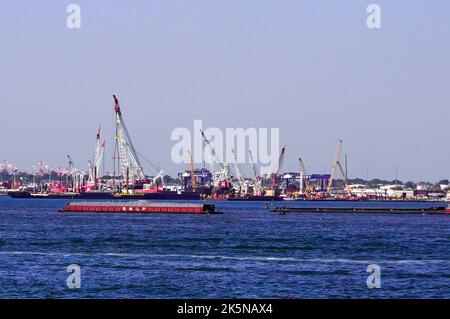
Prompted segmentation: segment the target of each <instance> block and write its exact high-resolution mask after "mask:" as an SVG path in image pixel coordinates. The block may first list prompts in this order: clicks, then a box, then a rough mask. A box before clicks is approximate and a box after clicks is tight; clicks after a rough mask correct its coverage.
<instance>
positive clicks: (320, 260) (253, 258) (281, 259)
mask: <svg viewBox="0 0 450 319" xmlns="http://www.w3.org/2000/svg"><path fill="white" fill-rule="evenodd" d="M0 255H40V256H62V257H71V256H85V257H98V256H105V257H125V258H127V257H129V258H190V259H228V260H240V261H267V262H305V263H348V264H353V263H356V264H373V263H376V264H447V263H450V260H446V259H398V260H362V259H339V258H336V259H325V258H296V257H267V256H266V257H263V256H223V255H184V254H129V253H112V252H108V253H101V252H100V253H64V252H38V251H0Z"/></svg>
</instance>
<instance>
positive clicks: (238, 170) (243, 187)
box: [231, 148, 248, 195]
mask: <svg viewBox="0 0 450 319" xmlns="http://www.w3.org/2000/svg"><path fill="white" fill-rule="evenodd" d="M231 152H232V153H233V159H234V168H235V170H236V176H237V178H238V183H239V191H240V193H241V195H242V194H246V193H247V190H248V183H247V181H246V180H245V178H244V176H243V175H242V172H241V168H240V166H239V163H238V160H237V155H236V152H235V151H234V149H233V148H232V149H231Z"/></svg>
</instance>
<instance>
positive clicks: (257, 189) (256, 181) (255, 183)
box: [248, 150, 262, 195]
mask: <svg viewBox="0 0 450 319" xmlns="http://www.w3.org/2000/svg"><path fill="white" fill-rule="evenodd" d="M248 153H249V158H250V163H251V164H252V173H253V177H252V182H251V186H252V187H253V194H254V195H260V194H261V192H262V187H261V179H260V178H259V177H258V174H257V173H256V164H255V161H254V160H253V154H252V151H251V150H249V151H248Z"/></svg>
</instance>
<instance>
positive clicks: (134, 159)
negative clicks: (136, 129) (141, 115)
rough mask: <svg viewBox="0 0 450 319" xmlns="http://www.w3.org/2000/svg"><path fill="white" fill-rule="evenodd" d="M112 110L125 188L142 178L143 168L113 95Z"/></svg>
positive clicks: (143, 177) (143, 176) (117, 101)
mask: <svg viewBox="0 0 450 319" xmlns="http://www.w3.org/2000/svg"><path fill="white" fill-rule="evenodd" d="M113 98H114V112H115V115H116V143H117V148H118V151H119V161H120V165H121V166H122V167H121V168H122V174H124V175H125V176H124V177H125V179H126V188H128V186H129V184H133V183H134V182H136V181H138V180H144V179H145V175H144V170H143V169H142V165H141V163H140V161H139V158H138V156H137V153H136V150H135V148H134V146H133V143H132V141H131V138H130V135H129V134H128V130H127V127H126V125H125V122H124V120H123V117H122V111H121V109H120V104H119V100H118V99H117V97H116V96H115V95H113Z"/></svg>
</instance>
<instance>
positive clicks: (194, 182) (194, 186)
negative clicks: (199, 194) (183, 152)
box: [188, 151, 197, 192]
mask: <svg viewBox="0 0 450 319" xmlns="http://www.w3.org/2000/svg"><path fill="white" fill-rule="evenodd" d="M188 154H189V172H190V174H191V184H192V190H193V191H194V192H195V191H196V190H197V178H196V177H195V169H194V161H193V159H192V153H191V151H188Z"/></svg>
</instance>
